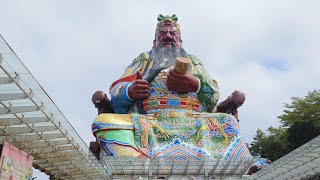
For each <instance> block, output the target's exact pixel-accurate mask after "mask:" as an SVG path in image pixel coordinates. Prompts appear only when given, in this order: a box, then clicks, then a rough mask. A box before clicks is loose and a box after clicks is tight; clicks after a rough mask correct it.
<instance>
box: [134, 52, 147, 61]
mask: <svg viewBox="0 0 320 180" xmlns="http://www.w3.org/2000/svg"><path fill="white" fill-rule="evenodd" d="M148 58H149V52H143V53H141V54H140V55H139V56H138V57H137V58H136V59H135V60H134V61H133V62H134V63H136V62H139V61H148Z"/></svg>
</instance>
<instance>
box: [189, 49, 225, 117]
mask: <svg viewBox="0 0 320 180" xmlns="http://www.w3.org/2000/svg"><path fill="white" fill-rule="evenodd" d="M190 56H191V58H192V61H193V62H192V63H193V65H194V70H193V75H194V76H195V77H197V78H198V79H199V81H200V86H199V89H198V91H197V98H198V100H199V101H200V102H201V103H203V105H204V109H206V111H207V112H212V110H213V108H214V107H215V106H216V105H217V102H218V100H219V97H220V94H219V88H218V84H217V82H216V81H215V80H214V79H212V78H211V77H210V75H209V74H208V73H207V72H206V70H205V69H204V67H203V66H202V64H201V62H200V61H199V60H198V58H197V57H195V56H192V55H190Z"/></svg>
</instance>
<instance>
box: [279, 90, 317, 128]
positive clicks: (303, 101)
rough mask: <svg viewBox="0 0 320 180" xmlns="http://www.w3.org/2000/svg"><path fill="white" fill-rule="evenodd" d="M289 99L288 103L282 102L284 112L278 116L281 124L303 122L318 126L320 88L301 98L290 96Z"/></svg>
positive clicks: (289, 124)
mask: <svg viewBox="0 0 320 180" xmlns="http://www.w3.org/2000/svg"><path fill="white" fill-rule="evenodd" d="M291 100H292V102H291V103H290V104H287V103H285V104H284V107H285V110H284V111H283V112H284V114H283V115H281V116H278V118H279V119H280V122H281V123H283V125H285V126H292V125H293V124H295V123H298V122H305V123H311V124H314V125H315V126H317V127H320V90H314V91H311V92H309V93H308V95H307V96H305V97H303V98H300V97H292V98H291Z"/></svg>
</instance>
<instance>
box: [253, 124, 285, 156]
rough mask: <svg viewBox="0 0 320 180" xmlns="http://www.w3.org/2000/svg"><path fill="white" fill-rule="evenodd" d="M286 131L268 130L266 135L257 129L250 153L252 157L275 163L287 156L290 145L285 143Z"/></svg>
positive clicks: (282, 129)
mask: <svg viewBox="0 0 320 180" xmlns="http://www.w3.org/2000/svg"><path fill="white" fill-rule="evenodd" d="M287 136H288V134H287V130H286V129H284V128H281V127H279V128H273V127H269V128H268V135H267V134H266V133H264V132H263V131H262V130H261V129H258V131H257V135H256V136H255V137H254V138H253V139H254V141H253V142H252V143H251V147H250V151H251V152H252V153H253V154H254V155H259V156H261V157H266V158H268V159H270V160H271V161H275V160H277V159H279V158H280V157H282V156H283V155H285V154H287V153H288V152H290V151H289V146H290V144H289V143H288V142H287V141H286V139H287Z"/></svg>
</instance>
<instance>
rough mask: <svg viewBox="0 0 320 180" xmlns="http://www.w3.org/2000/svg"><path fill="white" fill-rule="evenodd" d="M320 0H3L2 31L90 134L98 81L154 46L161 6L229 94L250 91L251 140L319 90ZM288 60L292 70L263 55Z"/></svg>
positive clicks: (106, 81)
mask: <svg viewBox="0 0 320 180" xmlns="http://www.w3.org/2000/svg"><path fill="white" fill-rule="evenodd" d="M319 5H320V2H319V1H289V0H285V1H281V2H279V1H264V2H261V1H232V2H231V1H229V2H225V1H201V2H191V1H172V0H171V1H169V0H168V1H158V2H150V1H140V2H133V1H114V2H111V1H110V2H107V1H96V2H90V3H88V2H87V1H28V2H24V1H20V2H19V3H16V2H12V1H2V2H1V3H0V7H1V15H0V22H1V26H0V32H1V34H2V35H3V36H4V38H5V39H6V40H7V41H8V43H9V44H10V45H11V46H12V48H13V49H14V50H15V51H16V53H17V54H18V56H19V57H20V58H21V59H22V61H23V62H24V63H25V64H26V66H27V67H28V68H29V69H30V71H31V72H32V73H33V74H34V76H35V77H36V79H38V80H39V82H40V83H41V84H42V86H43V87H44V89H46V91H47V92H48V94H49V95H50V96H51V97H52V98H53V100H54V101H55V102H56V104H57V105H58V106H59V108H60V109H61V110H62V112H63V113H64V114H65V115H66V117H67V118H68V120H69V121H70V123H71V124H72V125H73V126H74V127H75V129H77V130H78V132H79V133H80V136H81V137H82V138H83V139H84V141H85V142H86V143H88V142H89V141H90V140H93V139H94V138H93V136H92V135H91V132H90V128H91V127H90V125H91V122H92V121H93V119H94V117H95V115H96V111H95V109H94V107H93V105H92V104H91V101H90V99H91V95H92V93H93V92H94V91H95V90H98V89H101V90H104V91H106V92H107V91H108V88H109V85H110V84H111V83H112V82H113V81H114V80H115V79H116V78H117V77H119V76H120V75H121V74H122V72H123V70H124V68H125V67H126V66H127V65H128V64H129V63H130V62H131V61H132V60H133V59H134V58H135V57H136V56H137V55H138V54H139V53H141V52H142V51H147V50H149V49H150V48H151V46H152V41H153V38H154V30H155V25H156V17H157V15H158V14H159V13H163V14H166V13H168V14H173V13H175V14H177V15H178V17H179V22H180V24H181V28H182V36H183V40H184V47H185V49H186V50H187V51H188V52H190V53H192V54H195V55H197V56H198V57H199V58H200V59H201V60H202V61H203V63H204V64H205V66H206V69H207V71H208V72H209V73H210V74H211V75H212V76H213V77H215V78H216V79H217V80H218V83H219V86H220V90H221V94H222V98H221V100H223V99H225V98H226V97H227V95H229V94H230V93H231V92H232V91H233V90H235V89H240V90H243V91H244V92H245V93H246V97H247V101H246V102H245V104H244V106H243V107H242V108H241V109H240V118H241V126H242V130H243V134H244V136H245V138H246V140H247V141H250V140H251V137H252V136H253V135H254V134H255V131H256V130H257V129H258V128H262V129H266V128H267V127H269V126H271V125H273V126H277V125H279V123H278V119H277V118H276V117H277V116H278V115H280V114H281V113H282V110H283V103H285V102H289V101H290V97H292V96H304V95H306V93H307V91H309V90H313V89H319V87H320V86H319V83H318V82H317V80H316V79H317V77H319V76H320V70H319V67H320V61H319V58H320V51H319V47H320V34H319V32H320V25H319V23H318V22H319V20H320V19H319V18H320V12H319V11H318V8H317V7H319ZM270 59H272V61H274V62H275V63H277V62H278V61H279V63H280V62H281V63H284V64H285V67H286V70H285V71H280V70H277V69H276V68H268V67H266V66H264V65H265V63H264V62H265V61H267V60H270Z"/></svg>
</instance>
